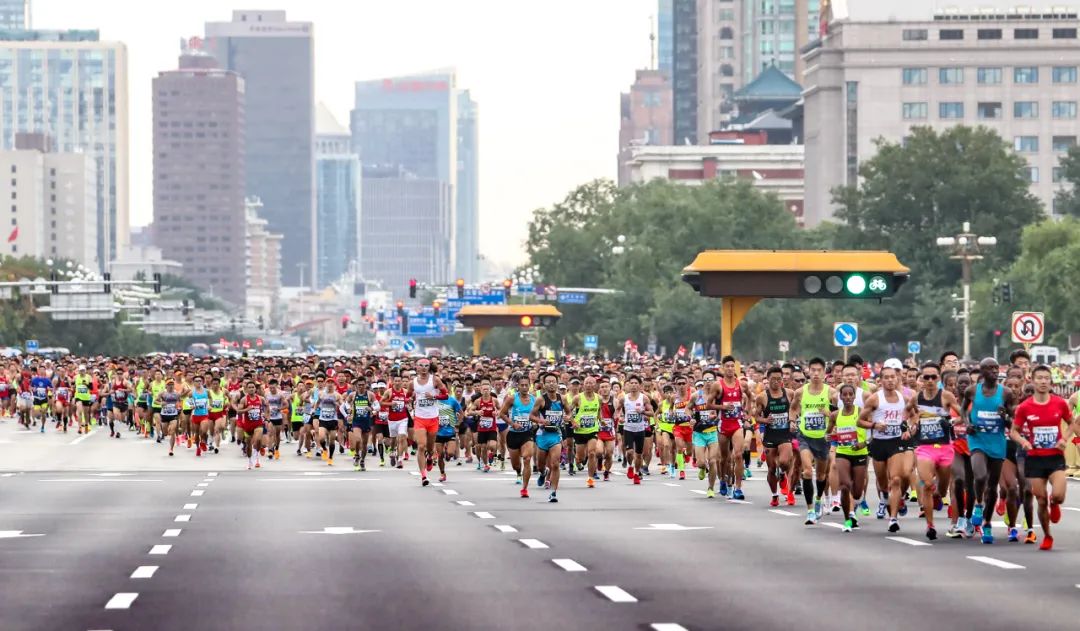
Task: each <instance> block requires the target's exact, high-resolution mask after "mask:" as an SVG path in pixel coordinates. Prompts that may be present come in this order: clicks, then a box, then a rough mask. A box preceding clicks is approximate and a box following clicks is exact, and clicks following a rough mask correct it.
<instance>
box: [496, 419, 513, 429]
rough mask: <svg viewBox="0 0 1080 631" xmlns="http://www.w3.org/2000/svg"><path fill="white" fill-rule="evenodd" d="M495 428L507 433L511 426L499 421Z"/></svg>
mask: <svg viewBox="0 0 1080 631" xmlns="http://www.w3.org/2000/svg"><path fill="white" fill-rule="evenodd" d="M495 426H496V427H497V428H498V429H499V431H500V432H505V431H506V428H507V427H510V426H509V425H507V424H506V423H503V422H502V421H498V422H497V423H495Z"/></svg>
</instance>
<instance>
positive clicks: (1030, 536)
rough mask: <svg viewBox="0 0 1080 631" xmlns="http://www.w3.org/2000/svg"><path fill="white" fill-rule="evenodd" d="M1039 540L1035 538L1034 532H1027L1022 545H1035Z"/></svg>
mask: <svg viewBox="0 0 1080 631" xmlns="http://www.w3.org/2000/svg"><path fill="white" fill-rule="evenodd" d="M1038 540H1039V538H1038V537H1036V536H1035V531H1034V530H1029V531H1027V536H1026V537H1024V543H1035V542H1036V541H1038Z"/></svg>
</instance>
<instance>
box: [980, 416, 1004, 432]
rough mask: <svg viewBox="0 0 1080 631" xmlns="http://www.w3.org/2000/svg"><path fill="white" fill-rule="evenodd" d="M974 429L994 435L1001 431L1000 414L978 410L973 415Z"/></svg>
mask: <svg viewBox="0 0 1080 631" xmlns="http://www.w3.org/2000/svg"><path fill="white" fill-rule="evenodd" d="M975 429H976V430H978V431H980V432H987V433H994V432H1000V431H1001V414H999V413H998V412H991V411H989V410H979V412H978V414H976V415H975Z"/></svg>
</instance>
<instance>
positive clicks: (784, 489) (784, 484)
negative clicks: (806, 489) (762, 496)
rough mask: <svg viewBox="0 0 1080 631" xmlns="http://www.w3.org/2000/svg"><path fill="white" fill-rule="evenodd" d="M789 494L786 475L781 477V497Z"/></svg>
mask: <svg viewBox="0 0 1080 631" xmlns="http://www.w3.org/2000/svg"><path fill="white" fill-rule="evenodd" d="M787 494H788V487H787V476H786V475H781V476H780V495H787Z"/></svg>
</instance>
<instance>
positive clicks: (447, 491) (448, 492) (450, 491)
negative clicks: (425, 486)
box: [442, 489, 458, 495]
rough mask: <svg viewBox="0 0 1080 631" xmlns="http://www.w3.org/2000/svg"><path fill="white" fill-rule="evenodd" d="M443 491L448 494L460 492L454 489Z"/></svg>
mask: <svg viewBox="0 0 1080 631" xmlns="http://www.w3.org/2000/svg"><path fill="white" fill-rule="evenodd" d="M442 492H443V493H446V494H447V495H457V494H458V492H457V491H455V490H454V489H443V490H442Z"/></svg>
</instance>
